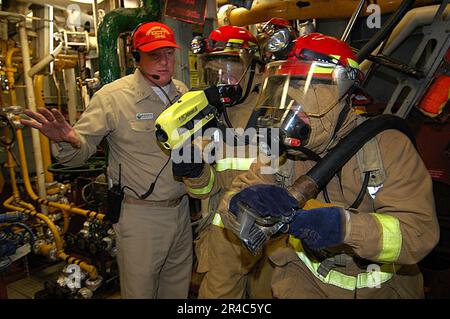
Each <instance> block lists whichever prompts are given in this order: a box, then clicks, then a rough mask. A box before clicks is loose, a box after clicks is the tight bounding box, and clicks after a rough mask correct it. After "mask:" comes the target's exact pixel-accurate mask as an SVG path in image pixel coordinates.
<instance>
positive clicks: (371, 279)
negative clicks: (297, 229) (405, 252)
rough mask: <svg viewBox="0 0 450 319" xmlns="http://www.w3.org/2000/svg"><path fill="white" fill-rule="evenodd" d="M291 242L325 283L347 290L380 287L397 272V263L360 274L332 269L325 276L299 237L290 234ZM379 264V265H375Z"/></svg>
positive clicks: (302, 258) (313, 271)
mask: <svg viewBox="0 0 450 319" xmlns="http://www.w3.org/2000/svg"><path fill="white" fill-rule="evenodd" d="M289 243H290V244H291V245H292V247H293V248H294V249H295V251H296V253H297V256H298V258H299V259H300V260H301V261H302V262H303V263H304V264H305V266H306V267H307V268H308V269H309V271H311V272H312V273H313V275H314V276H316V278H317V279H319V280H320V281H321V282H323V283H325V284H330V285H333V286H337V287H340V288H342V289H346V290H355V289H362V288H375V287H379V285H381V284H382V283H384V282H386V281H388V280H390V279H391V278H392V276H393V275H394V273H395V265H382V266H381V267H380V268H379V269H376V267H374V269H372V270H374V271H370V272H363V273H360V274H358V276H356V277H354V276H349V275H345V274H342V273H340V272H338V271H336V270H330V272H329V273H328V274H327V276H326V277H323V276H322V275H321V274H319V273H318V272H317V270H318V269H319V267H320V262H317V261H312V260H311V259H309V258H308V256H307V255H306V254H305V253H304V250H303V246H302V244H301V242H300V240H299V239H298V238H295V237H293V236H289ZM375 266H377V265H375Z"/></svg>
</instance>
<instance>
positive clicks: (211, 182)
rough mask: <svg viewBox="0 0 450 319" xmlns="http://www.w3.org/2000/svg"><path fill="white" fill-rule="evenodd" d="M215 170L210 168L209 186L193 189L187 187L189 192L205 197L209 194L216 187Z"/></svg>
mask: <svg viewBox="0 0 450 319" xmlns="http://www.w3.org/2000/svg"><path fill="white" fill-rule="evenodd" d="M214 178H215V176H214V170H213V169H212V168H211V167H210V175H209V182H208V185H206V186H205V187H203V188H191V187H187V191H188V192H189V193H191V194H194V195H205V194H208V193H209V192H210V191H211V189H212V188H213V186H214Z"/></svg>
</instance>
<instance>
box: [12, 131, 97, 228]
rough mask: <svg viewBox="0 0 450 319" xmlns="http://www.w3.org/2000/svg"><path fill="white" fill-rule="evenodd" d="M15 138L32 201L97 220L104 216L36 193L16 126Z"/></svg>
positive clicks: (26, 186)
mask: <svg viewBox="0 0 450 319" xmlns="http://www.w3.org/2000/svg"><path fill="white" fill-rule="evenodd" d="M16 139H17V146H18V148H19V157H20V165H21V168H22V175H23V181H24V184H25V189H26V191H27V193H28V195H29V196H30V197H31V199H32V200H33V201H36V202H38V203H39V204H40V205H45V206H50V207H54V208H59V209H61V210H66V211H68V212H71V213H74V214H78V215H82V216H85V217H86V218H95V219H98V220H103V219H104V218H105V215H104V214H100V213H97V212H94V211H91V210H85V209H81V208H77V207H73V206H72V205H67V204H61V203H57V202H52V201H49V200H46V199H44V198H42V197H39V196H38V195H36V193H35V192H34V190H33V188H32V187H31V183H30V178H29V176H28V166H27V160H26V158H25V148H24V145H23V135H22V129H20V128H16Z"/></svg>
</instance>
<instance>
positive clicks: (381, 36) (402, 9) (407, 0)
mask: <svg viewBox="0 0 450 319" xmlns="http://www.w3.org/2000/svg"><path fill="white" fill-rule="evenodd" d="M414 2H415V1H414V0H403V2H402V3H401V4H400V6H399V7H398V9H397V11H395V13H394V14H393V15H391V17H390V18H389V20H388V21H386V23H385V24H384V25H383V27H382V28H381V29H380V30H378V32H377V33H376V34H375V35H374V36H373V37H372V38H371V39H370V41H369V42H367V43H366V44H365V45H364V46H363V47H362V48H361V50H360V51H359V52H358V53H357V57H358V62H359V63H361V62H362V61H364V60H365V59H367V58H368V57H369V55H370V54H371V53H372V52H373V50H375V48H376V47H377V46H379V45H380V43H381V42H383V41H384V40H385V39H386V37H387V36H388V35H389V34H390V33H391V32H392V30H393V29H394V28H395V26H397V24H398V22H399V21H400V20H401V19H402V18H403V17H404V16H405V14H406V12H408V10H409V9H410V8H411V7H412V5H413V4H414Z"/></svg>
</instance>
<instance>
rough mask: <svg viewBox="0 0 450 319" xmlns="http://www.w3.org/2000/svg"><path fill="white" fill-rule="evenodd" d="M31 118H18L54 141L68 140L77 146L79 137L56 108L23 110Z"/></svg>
mask: <svg viewBox="0 0 450 319" xmlns="http://www.w3.org/2000/svg"><path fill="white" fill-rule="evenodd" d="M24 113H25V114H26V115H28V116H29V117H30V118H32V120H24V119H22V120H20V122H21V123H22V124H23V125H25V126H30V127H34V128H35V129H38V130H39V131H40V132H41V133H42V134H44V135H45V136H47V137H48V138H49V139H50V140H52V141H54V142H68V143H70V144H72V146H74V147H79V145H80V139H79V137H78V136H77V134H76V132H75V130H74V129H73V128H72V126H70V124H69V123H67V122H66V120H65V119H64V116H63V115H62V114H61V112H59V111H58V110H57V109H51V110H50V111H49V110H47V109H46V108H39V109H38V112H33V111H31V110H24Z"/></svg>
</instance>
